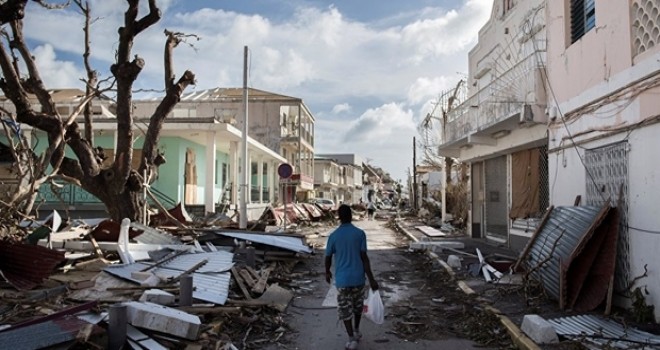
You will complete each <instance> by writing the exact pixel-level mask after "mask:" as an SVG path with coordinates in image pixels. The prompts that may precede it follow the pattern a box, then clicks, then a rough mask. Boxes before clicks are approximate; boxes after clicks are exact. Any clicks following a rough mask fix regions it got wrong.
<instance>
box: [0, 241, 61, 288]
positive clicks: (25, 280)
mask: <svg viewBox="0 0 660 350" xmlns="http://www.w3.org/2000/svg"><path fill="white" fill-rule="evenodd" d="M62 261H64V252H60V251H56V250H52V249H48V248H45V247H42V246H38V245H28V244H20V243H19V244H13V243H9V242H5V241H0V275H2V277H4V279H5V280H7V282H9V283H10V284H11V285H12V286H14V287H16V288H17V289H19V290H26V289H32V288H34V287H36V286H37V285H38V284H39V283H41V281H42V280H43V279H44V278H46V277H48V276H50V274H51V273H53V270H54V269H55V267H56V266H57V265H58V264H59V263H61V262H62Z"/></svg>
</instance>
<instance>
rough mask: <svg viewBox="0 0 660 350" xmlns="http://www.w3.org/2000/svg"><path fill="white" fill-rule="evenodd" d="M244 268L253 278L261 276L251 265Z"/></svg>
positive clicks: (256, 278)
mask: <svg viewBox="0 0 660 350" xmlns="http://www.w3.org/2000/svg"><path fill="white" fill-rule="evenodd" d="M245 269H246V270H247V271H248V272H249V273H250V275H252V278H254V279H255V280H258V279H259V278H261V274H259V272H257V271H256V270H255V269H254V268H253V267H252V266H246V267H245Z"/></svg>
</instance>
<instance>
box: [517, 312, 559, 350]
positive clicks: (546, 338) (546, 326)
mask: <svg viewBox="0 0 660 350" xmlns="http://www.w3.org/2000/svg"><path fill="white" fill-rule="evenodd" d="M520 329H521V330H522V331H523V332H524V333H525V334H526V335H527V336H528V337H529V338H530V339H532V340H533V341H534V342H535V343H537V344H551V343H557V342H559V337H557V332H556V331H555V328H554V327H552V324H550V322H548V321H546V320H545V319H544V318H543V317H541V316H539V315H525V317H524V318H523V322H522V327H520Z"/></svg>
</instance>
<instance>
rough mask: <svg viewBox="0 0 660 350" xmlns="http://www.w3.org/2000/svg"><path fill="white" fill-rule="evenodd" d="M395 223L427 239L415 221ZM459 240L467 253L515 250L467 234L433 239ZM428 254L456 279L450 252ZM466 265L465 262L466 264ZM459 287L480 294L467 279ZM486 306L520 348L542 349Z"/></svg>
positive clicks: (417, 237)
mask: <svg viewBox="0 0 660 350" xmlns="http://www.w3.org/2000/svg"><path fill="white" fill-rule="evenodd" d="M395 224H396V228H397V229H398V230H399V231H400V232H402V233H403V234H404V235H406V236H407V237H408V238H410V239H411V240H412V241H414V242H420V241H423V240H427V239H428V238H427V236H426V235H425V234H424V233H422V232H421V231H419V230H417V229H415V228H414V227H413V226H415V224H414V223H411V222H406V221H404V220H403V219H400V218H397V219H395ZM417 225H423V224H421V223H417ZM443 240H444V241H458V242H461V243H464V244H465V249H461V250H462V251H465V252H466V253H472V254H476V253H475V252H476V248H479V250H480V251H481V252H482V253H483V254H484V255H486V254H498V255H502V256H512V255H513V252H512V251H510V250H508V249H506V248H502V247H497V246H494V245H489V244H488V243H486V242H484V241H482V240H475V239H472V238H470V237H465V236H460V237H447V238H434V239H433V241H443ZM427 254H428V255H429V256H430V257H431V258H433V259H435V260H437V261H438V263H440V264H441V265H442V266H443V267H444V268H445V269H446V270H447V272H448V273H449V274H450V275H451V276H452V277H454V280H456V271H454V269H453V268H452V267H451V266H449V265H448V264H447V263H446V262H445V260H444V259H445V258H446V255H449V254H448V253H446V254H443V255H445V257H441V256H439V255H438V254H436V253H434V252H431V251H427ZM465 259H467V260H473V261H472V262H478V258H476V257H475V258H472V259H469V257H464V260H465ZM463 265H465V262H464V264H463ZM462 272H465V271H462ZM456 281H457V285H458V287H459V288H460V289H461V290H463V292H464V293H465V294H466V295H473V294H478V293H477V292H476V291H475V290H474V289H473V288H472V287H471V286H470V284H469V283H468V282H466V281H465V280H456ZM482 303H483V306H484V308H486V309H488V310H490V311H492V312H493V313H494V314H495V315H497V317H498V318H499V319H500V323H501V324H502V326H503V327H504V328H505V329H506V330H507V332H508V333H509V335H510V336H511V340H512V341H513V343H514V344H515V345H516V346H517V347H518V348H519V349H523V350H540V349H541V348H540V347H539V346H538V345H537V344H535V343H534V342H533V341H532V340H531V339H530V338H528V337H527V336H526V335H525V334H524V333H523V332H522V331H521V330H520V328H519V327H518V326H517V325H516V323H515V322H514V321H512V320H511V319H510V318H509V317H508V316H507V315H505V314H504V313H502V312H501V311H500V310H498V309H496V308H494V307H492V306H490V305H488V304H487V303H485V302H483V301H482Z"/></svg>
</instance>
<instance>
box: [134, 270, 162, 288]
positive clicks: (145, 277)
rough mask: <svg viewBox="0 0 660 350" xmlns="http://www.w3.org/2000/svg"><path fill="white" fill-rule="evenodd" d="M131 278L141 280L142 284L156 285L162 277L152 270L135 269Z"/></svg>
mask: <svg viewBox="0 0 660 350" xmlns="http://www.w3.org/2000/svg"><path fill="white" fill-rule="evenodd" d="M131 278H132V279H134V280H138V281H140V285H141V286H148V287H155V286H157V285H159V284H160V278H158V276H156V275H154V274H153V273H151V272H142V271H134V272H131Z"/></svg>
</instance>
